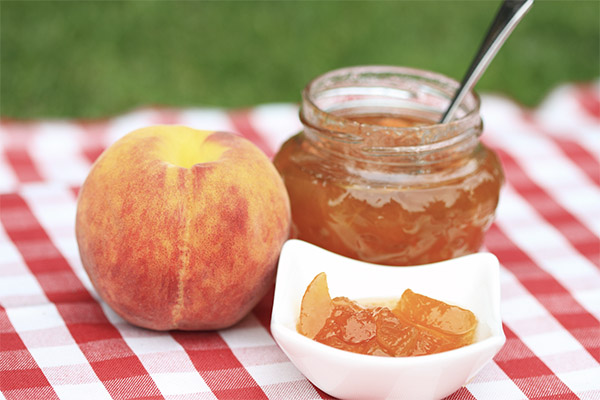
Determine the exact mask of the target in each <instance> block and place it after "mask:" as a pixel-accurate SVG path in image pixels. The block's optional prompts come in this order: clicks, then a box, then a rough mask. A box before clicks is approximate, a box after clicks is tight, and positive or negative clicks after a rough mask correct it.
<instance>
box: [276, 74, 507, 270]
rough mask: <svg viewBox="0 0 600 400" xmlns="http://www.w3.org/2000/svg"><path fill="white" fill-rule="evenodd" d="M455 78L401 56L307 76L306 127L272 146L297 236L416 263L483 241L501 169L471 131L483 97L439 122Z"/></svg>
mask: <svg viewBox="0 0 600 400" xmlns="http://www.w3.org/2000/svg"><path fill="white" fill-rule="evenodd" d="M457 87H458V84H457V83H456V82H455V81H453V80H451V79H449V78H447V77H444V76H442V75H439V74H435V73H431V72H427V71H421V70H414V69H408V68H400V67H383V66H366V67H352V68H345V69H340V70H335V71H331V72H329V73H327V74H325V75H322V76H320V77H318V78H316V79H315V80H313V81H312V82H311V83H309V84H308V86H307V87H306V89H305V90H304V92H303V95H302V97H303V101H302V108H301V112H300V117H301V120H302V123H303V125H304V130H303V131H302V132H300V133H299V134H297V135H295V136H293V137H292V138H290V139H289V140H288V141H287V142H286V143H284V144H283V146H282V147H281V149H280V150H279V152H278V154H277V155H276V156H275V160H274V163H275V166H276V167H277V169H278V170H279V172H280V173H281V175H282V177H283V179H284V182H285V184H286V187H287V190H288V193H289V195H290V200H291V206H292V219H293V236H294V237H296V238H298V239H302V240H305V241H307V242H310V243H313V244H315V245H318V246H321V247H323V248H325V249H328V250H331V251H333V252H336V253H339V254H342V255H345V256H348V257H352V258H355V259H359V260H364V261H369V262H374V263H378V264H388V265H415V264H424V263H429V262H435V261H440V260H445V259H449V258H453V257H457V256H461V255H465V254H468V253H473V252H476V251H478V250H479V248H480V246H481V244H482V242H483V236H484V233H485V231H486V230H487V229H488V227H489V226H490V224H491V222H492V220H493V217H494V212H495V209H496V206H497V204H498V197H499V192H500V187H501V184H502V181H503V173H502V168H501V166H500V163H499V160H498V158H497V156H496V155H495V154H494V153H493V152H492V151H490V150H489V149H488V148H487V147H486V146H484V145H483V144H482V143H481V142H480V141H479V136H480V135H481V131H482V122H481V118H480V116H479V98H478V97H477V96H476V95H474V94H473V93H471V94H469V96H467V98H466V99H465V100H464V101H463V104H462V107H461V109H460V110H459V111H458V113H457V117H456V119H455V120H454V121H452V122H450V123H447V124H438V123H437V122H435V121H438V120H439V119H440V117H441V115H442V113H443V111H444V109H445V107H446V106H447V105H448V102H449V99H450V98H451V97H452V94H453V93H454V91H455V90H456V88H457Z"/></svg>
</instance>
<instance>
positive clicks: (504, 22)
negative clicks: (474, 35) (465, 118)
mask: <svg viewBox="0 0 600 400" xmlns="http://www.w3.org/2000/svg"><path fill="white" fill-rule="evenodd" d="M532 5H533V0H504V2H503V3H502V6H501V7H500V9H499V10H498V13H497V14H496V18H495V19H494V22H493V23H492V25H491V26H490V29H489V31H488V33H487V35H486V37H485V39H484V40H483V43H482V44H481V46H480V48H479V51H478V52H477V55H476V56H475V58H474V59H473V61H472V62H471V66H470V67H469V70H468V71H467V73H466V74H465V76H464V78H463V80H462V82H461V84H460V87H459V89H458V90H457V91H456V93H455V94H454V98H453V99H452V101H451V102H450V106H449V107H448V109H447V110H446V112H445V113H444V115H443V117H442V119H441V121H440V122H441V123H446V122H449V121H450V120H451V119H452V117H453V116H454V113H455V111H456V110H457V109H458V107H459V106H460V103H461V102H462V101H463V99H464V97H465V95H466V94H467V93H469V92H470V91H471V89H473V87H474V86H475V84H476V83H477V81H478V80H479V78H481V75H483V72H484V71H485V70H486V68H487V67H488V65H489V64H490V62H491V61H492V59H493V58H494V56H495V55H496V53H498V50H500V47H502V45H503V44H504V42H505V41H506V38H508V36H509V35H510V34H511V32H512V31H513V29H515V26H517V24H518V23H519V22H520V21H521V19H523V17H524V16H525V14H527V11H529V9H530V8H531V6H532Z"/></svg>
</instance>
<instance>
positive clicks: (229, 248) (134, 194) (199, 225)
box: [76, 126, 291, 330]
mask: <svg viewBox="0 0 600 400" xmlns="http://www.w3.org/2000/svg"><path fill="white" fill-rule="evenodd" d="M290 221H291V217H290V205H289V199H288V195H287V192H286V190H285V186H284V184H283V182H282V180H281V178H280V176H279V174H278V173H277V171H276V169H275V168H274V167H273V165H272V163H271V161H270V160H269V159H268V158H267V157H266V156H265V155H264V153H262V152H261V151H260V150H259V149H258V148H257V147H256V146H255V145H254V144H252V143H251V142H249V141H248V140H246V139H244V138H242V137H239V136H236V135H233V134H230V133H223V132H208V131H199V130H195V129H190V128H186V127H183V126H153V127H148V128H143V129H139V130H137V131H134V132H131V133H129V134H128V135H126V136H124V137H123V138H121V139H120V140H118V141H117V142H115V143H114V144H113V145H112V146H110V147H109V148H108V149H107V150H106V151H105V152H104V153H103V154H102V155H101V156H100V157H99V158H98V160H97V161H96V162H95V163H94V165H93V166H92V169H91V171H90V173H89V175H88V177H87V179H86V180H85V182H84V184H83V186H82V188H81V191H80V194H79V199H78V204H77V216H76V236H77V243H78V245H79V252H80V256H81V261H82V264H83V266H84V268H85V270H86V272H87V274H88V275H89V278H90V280H91V282H92V284H93V286H94V288H95V289H96V291H97V293H98V294H99V295H100V297H101V298H102V299H103V300H104V301H105V302H106V303H107V304H108V305H109V306H110V307H111V308H112V309H113V310H114V311H115V312H116V313H117V314H119V315H120V316H121V317H123V318H124V319H125V320H127V321H129V322H130V323H132V324H134V325H138V326H141V327H145V328H150V329H155V330H170V329H183V330H210V329H221V328H226V327H229V326H231V325H233V324H235V323H237V322H238V321H240V320H241V319H242V318H243V317H244V316H245V315H246V314H248V312H249V311H250V310H251V309H252V308H253V306H254V305H255V304H256V303H257V302H258V301H259V300H260V298H261V297H262V296H263V295H264V294H265V293H266V291H267V290H268V289H269V288H270V287H271V285H272V284H273V280H274V275H275V269H276V263H277V260H278V257H279V253H280V251H281V247H282V245H283V243H284V241H285V240H286V239H287V238H288V235H289V229H290Z"/></svg>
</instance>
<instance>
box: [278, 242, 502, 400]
mask: <svg viewBox="0 0 600 400" xmlns="http://www.w3.org/2000/svg"><path fill="white" fill-rule="evenodd" d="M323 271H324V272H325V273H326V274H327V282H328V285H329V291H330V293H331V297H336V296H346V297H349V298H350V299H353V300H357V299H365V298H373V297H383V298H390V297H392V298H400V296H401V295H402V292H403V291H404V289H407V288H410V289H412V290H413V291H414V292H416V293H420V294H423V295H426V296H430V297H433V298H435V299H438V300H442V301H445V302H447V303H451V304H455V305H458V306H461V307H463V308H467V309H469V310H471V311H472V312H473V313H474V314H475V315H476V316H477V319H478V320H479V324H478V328H477V331H476V335H475V343H473V344H471V345H468V346H465V347H462V348H459V349H456V350H451V351H446V352H443V353H438V354H432V355H426V356H419V357H397V358H392V357H377V356H367V355H362V354H355V353H351V352H347V351H343V350H339V349H335V348H333V347H329V346H326V345H324V344H321V343H318V342H315V341H314V340H311V339H309V338H307V337H305V336H302V335H300V334H299V333H298V332H297V331H296V323H297V321H298V316H299V314H300V303H301V301H302V296H303V295H304V292H305V290H306V287H307V286H308V284H309V283H310V282H311V280H312V279H313V278H314V277H315V275H317V274H318V273H319V272H323ZM271 332H272V334H273V337H274V338H275V340H276V342H277V344H278V345H279V346H280V347H281V349H282V350H283V351H284V352H285V354H286V355H287V356H288V357H289V358H290V360H291V361H292V363H294V365H295V366H296V367H297V368H298V369H299V370H300V372H302V373H303V374H304V375H305V376H306V377H307V378H308V379H309V380H310V381H311V382H312V383H313V384H315V385H316V386H317V387H318V388H320V389H321V390H323V391H325V392H326V393H328V394H330V395H332V396H335V397H339V398H342V399H384V398H399V399H411V400H416V399H439V398H443V397H445V396H447V395H450V394H451V393H453V392H454V391H456V390H458V389H459V388H460V387H461V386H462V385H464V384H465V383H467V382H468V381H469V380H470V379H471V378H472V377H473V376H475V375H476V374H477V372H479V370H480V369H481V368H482V367H483V366H484V365H485V364H486V363H487V362H488V361H489V360H491V359H492V357H493V356H494V355H495V354H496V353H497V352H498V351H499V350H500V348H501V347H502V345H503V344H504V342H505V340H506V339H505V336H504V332H503V331H502V321H501V317H500V284H499V265H498V260H497V259H496V257H495V256H494V255H493V254H490V253H477V254H472V255H468V256H464V257H460V258H456V259H453V260H448V261H443V262H439V263H435V264H428V265H421V266H415V267H389V266H380V265H374V264H369V263H365V262H360V261H356V260H352V259H349V258H346V257H342V256H339V255H337V254H334V253H331V252H329V251H326V250H323V249H321V248H319V247H316V246H313V245H311V244H308V243H306V242H302V241H300V240H290V241H288V242H286V243H285V245H284V246H283V249H282V252H281V256H280V260H279V269H278V272H277V281H276V285H275V298H274V303H273V314H272V318H271Z"/></svg>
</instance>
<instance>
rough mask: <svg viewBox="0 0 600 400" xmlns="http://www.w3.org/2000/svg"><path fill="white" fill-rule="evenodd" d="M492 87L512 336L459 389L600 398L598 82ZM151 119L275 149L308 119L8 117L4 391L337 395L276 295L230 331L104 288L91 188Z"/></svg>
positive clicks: (249, 114)
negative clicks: (315, 370)
mask: <svg viewBox="0 0 600 400" xmlns="http://www.w3.org/2000/svg"><path fill="white" fill-rule="evenodd" d="M482 97H483V106H482V114H483V118H484V122H485V132H484V135H483V140H484V141H485V142H486V143H487V144H489V145H490V146H491V147H492V148H494V149H495V150H496V151H497V152H498V154H499V155H500V157H501V159H502V162H503V165H504V168H505V172H506V178H507V183H506V185H505V187H504V188H503V192H502V195H501V200H500V206H499V208H498V214H497V219H496V222H495V224H494V225H493V226H492V228H491V230H490V231H489V233H488V235H487V238H486V242H485V243H486V244H485V245H486V249H487V250H489V251H491V252H493V253H494V254H496V255H497V256H498V258H499V260H500V263H501V284H502V315H503V321H504V330H505V332H506V335H507V338H508V340H507V343H506V345H505V346H504V348H503V349H502V350H501V351H500V353H499V354H498V355H497V356H496V357H495V358H494V360H493V362H490V363H489V364H487V366H486V367H485V368H484V369H483V370H482V371H481V373H479V375H477V376H476V378H475V379H474V380H473V381H472V382H470V383H469V384H468V385H467V386H465V387H463V388H461V389H460V390H459V391H457V392H456V393H454V394H453V395H452V396H450V398H451V399H473V398H475V399H508V400H510V399H525V398H529V399H574V398H582V399H600V322H599V320H600V166H599V161H598V160H599V158H600V83H599V82H595V83H590V84H583V85H567V86H561V87H559V88H557V89H556V90H554V91H553V92H552V93H551V94H550V95H549V96H548V97H547V99H546V100H545V101H544V102H543V103H542V104H541V105H540V106H539V107H538V108H537V109H534V110H526V109H523V108H521V107H519V106H518V105H516V104H515V103H513V102H511V101H509V100H508V99H505V98H502V97H497V96H490V95H484V96H482ZM151 124H184V125H188V126H191V127H196V128H201V129H218V130H228V131H234V132H238V133H240V134H241V135H244V136H246V137H247V138H249V139H250V140H252V141H253V142H254V143H256V144H257V145H258V146H259V147H260V148H261V149H263V150H264V151H265V152H266V153H267V154H268V155H269V156H273V154H274V152H275V151H276V149H277V148H278V147H279V145H280V144H281V143H282V142H283V141H284V140H285V139H286V138H287V137H288V136H290V135H291V134H292V133H294V132H296V131H297V130H298V129H299V128H300V123H299V121H298V117H297V107H296V106H295V105H289V104H275V105H273V104H269V105H262V106H257V107H255V108H252V109H246V110H232V111H229V110H223V109H209V108H201V109H183V110H172V109H163V108H145V109H140V110H136V111H133V112H130V113H127V114H125V115H120V116H117V117H114V118H110V119H106V120H93V121H72V120H51V121H33V122H27V121H26V122H23V121H13V120H8V119H3V120H1V121H0V201H1V203H0V207H1V218H0V222H1V223H0V399H55V398H60V399H108V398H114V399H131V398H145V399H148V398H152V399H154V398H161V399H162V398H165V399H172V400H175V399H212V398H242V399H260V398H273V399H311V398H328V396H327V395H326V394H325V393H323V392H321V391H319V390H317V389H315V388H314V387H313V386H312V385H311V384H310V383H309V382H308V381H307V380H306V379H305V378H304V377H303V376H302V375H301V374H300V373H299V372H298V371H297V370H296V368H295V367H294V366H293V365H292V364H291V363H290V361H289V360H288V359H287V358H286V356H285V355H284V354H283V353H282V352H281V351H280V350H279V348H278V347H277V345H276V344H275V342H274V341H273V338H272V337H271V335H270V333H269V329H268V325H269V318H270V311H271V303H272V293H271V294H270V295H268V296H266V297H265V298H264V299H263V300H262V302H261V303H260V304H259V305H258V306H257V307H256V308H255V309H254V310H253V312H252V313H251V314H250V315H249V316H248V317H247V318H246V319H244V320H243V321H242V322H241V323H240V324H238V325H237V326H235V327H233V328H231V329H227V330H221V331H217V332H153V331H149V330H145V329H140V328H136V327H134V326H131V325H129V324H128V323H126V322H124V321H123V320H122V319H121V318H120V317H118V316H117V315H116V314H115V313H114V312H113V311H112V310H111V309H110V308H108V307H107V306H106V304H105V303H104V302H102V301H101V300H100V299H99V298H98V296H97V294H96V293H95V291H94V289H93V288H92V286H91V284H90V282H89V280H88V278H87V276H86V274H85V272H84V270H83V268H82V266H81V262H80V260H79V255H78V250H77V244H76V241H75V235H74V221H75V208H76V198H77V193H78V189H79V186H80V185H81V183H82V182H83V180H84V179H85V177H86V175H87V173H88V171H89V169H90V166H91V164H92V162H93V161H94V159H95V158H96V157H97V156H98V155H99V154H100V152H101V151H102V150H103V149H104V148H106V147H107V146H108V145H109V144H111V143H112V142H114V141H115V140H116V139H117V138H119V137H121V136H122V135H124V134H125V133H127V132H129V131H131V130H133V129H136V128H139V127H143V126H147V125H151Z"/></svg>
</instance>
